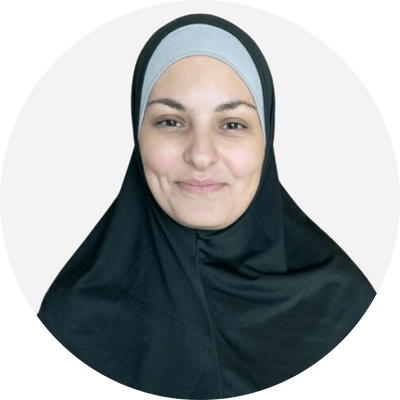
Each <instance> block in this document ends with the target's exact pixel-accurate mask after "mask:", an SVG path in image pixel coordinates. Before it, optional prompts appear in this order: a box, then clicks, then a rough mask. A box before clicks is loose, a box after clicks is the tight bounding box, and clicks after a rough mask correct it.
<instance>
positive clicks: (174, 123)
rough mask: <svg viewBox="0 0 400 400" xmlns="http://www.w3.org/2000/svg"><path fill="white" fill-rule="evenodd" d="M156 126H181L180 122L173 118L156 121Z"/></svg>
mask: <svg viewBox="0 0 400 400" xmlns="http://www.w3.org/2000/svg"><path fill="white" fill-rule="evenodd" d="M156 125H157V126H162V127H164V126H165V127H168V128H177V127H181V126H183V124H182V123H181V122H178V121H176V120H174V119H163V120H162V121H157V122H156Z"/></svg>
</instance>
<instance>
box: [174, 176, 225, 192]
mask: <svg viewBox="0 0 400 400" xmlns="http://www.w3.org/2000/svg"><path fill="white" fill-rule="evenodd" d="M177 183H178V186H179V187H180V188H181V189H182V190H183V191H185V192H188V193H197V194H203V193H212V192H217V191H219V190H221V189H222V188H224V187H225V186H226V185H227V184H226V183H220V182H216V181H212V180H205V181H198V180H196V179H191V180H188V181H181V182H177Z"/></svg>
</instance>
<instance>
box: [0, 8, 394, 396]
mask: <svg viewBox="0 0 400 400" xmlns="http://www.w3.org/2000/svg"><path fill="white" fill-rule="evenodd" d="M183 3H187V1H184V2H183ZM259 3H260V4H256V3H254V5H258V6H260V7H265V8H267V7H268V5H267V4H262V3H263V2H259ZM264 3H266V2H264ZM28 7H29V6H28V5H27V10H25V11H26V12H28V11H29V10H28ZM89 8H90V7H88V8H87V9H86V7H84V8H83V9H82V10H79V15H80V19H82V22H81V24H79V25H78V26H79V27H80V28H79V29H81V30H82V32H79V31H77V28H76V26H75V28H73V27H70V26H68V27H67V26H64V28H63V30H62V32H64V33H65V35H64V36H62V35H61V36H62V37H63V40H60V41H58V40H57V39H56V38H53V41H52V43H54V44H53V46H49V47H47V46H46V44H43V43H40V42H39V43H40V44H39V45H38V46H37V47H36V48H35V50H33V49H29V50H28V49H27V48H24V49H25V54H26V53H28V54H30V55H31V57H34V56H35V55H36V56H37V58H38V59H39V61H36V62H35V63H33V64H34V66H33V67H32V69H31V68H30V67H29V65H30V64H29V61H28V60H27V59H26V58H23V57H21V58H18V57H17V59H18V60H19V61H20V64H19V65H21V64H22V65H24V68H21V69H20V70H18V68H17V70H16V71H13V72H14V75H13V76H14V77H15V78H16V79H17V78H18V74H20V73H21V71H22V70H25V69H27V68H29V72H27V75H28V77H27V78H25V79H22V80H21V82H18V84H15V82H14V86H15V87H16V88H17V90H16V92H17V94H15V93H14V92H13V91H12V87H11V85H10V86H9V91H10V93H14V94H12V95H11V96H10V97H11V98H12V100H13V102H11V104H10V105H9V106H8V107H7V108H6V109H7V110H9V111H7V116H8V117H9V118H8V123H9V127H8V129H7V131H9V130H10V127H11V126H12V121H13V118H15V115H16V114H17V112H18V107H19V106H18V107H17V106H16V104H18V101H19V104H21V103H22V102H23V99H24V98H25V96H26V94H27V93H28V92H29V90H30V88H31V87H32V86H33V85H34V84H35V81H36V80H37V79H38V78H39V76H40V75H41V73H42V72H41V73H38V70H40V68H42V70H41V71H44V70H46V69H47V67H46V62H47V65H48V64H50V63H51V62H52V60H54V59H56V58H57V56H58V55H59V54H61V53H62V52H63V50H64V49H65V48H67V47H68V45H69V44H71V43H73V42H74V41H75V40H77V38H78V37H82V36H83V35H84V34H85V33H86V32H87V31H90V30H91V29H93V28H95V27H96V26H98V25H99V24H100V23H101V21H106V20H107V19H110V18H113V17H114V16H116V15H119V14H121V13H126V12H128V11H129V10H130V9H132V6H131V7H130V8H128V6H127V8H126V9H125V10H117V9H115V8H113V7H108V8H106V7H105V8H104V9H101V10H100V11H101V12H102V13H100V11H99V12H98V14H96V13H95V15H97V18H98V19H99V20H100V22H99V21H95V20H93V19H90V18H89V17H88V15H89ZM91 9H92V10H93V8H91ZM269 9H270V11H272V12H274V13H277V14H280V13H281V14H282V15H285V16H286V17H288V18H292V19H293V20H295V21H296V22H297V23H299V24H302V25H303V24H304V26H307V28H309V29H310V30H313V29H314V30H315V31H313V32H314V34H318V35H319V36H320V37H321V38H323V39H324V40H325V41H326V42H328V43H329V44H330V46H331V47H332V48H334V50H335V51H337V52H338V53H340V54H341V55H342V56H343V58H344V59H346V61H347V62H348V63H349V64H350V65H351V66H352V68H353V69H354V70H355V71H357V73H358V74H359V76H361V77H362V79H363V80H364V82H365V83H366V84H367V85H368V87H369V89H370V91H371V92H372V93H373V95H374V97H375V99H376V101H377V103H378V104H379V105H380V107H381V109H382V111H383V113H384V114H385V117H386V120H387V121H389V119H390V118H392V119H393V120H394V115H395V114H394V111H393V114H392V113H391V111H392V110H393V108H392V107H393V103H395V101H394V100H393V98H391V93H390V91H388V90H387V91H386V92H385V90H384V88H383V89H382V88H381V87H380V85H379V83H378V82H381V77H379V78H377V77H376V76H377V74H376V71H375V70H374V68H379V65H380V63H379V62H378V61H379V60H378V61H376V62H375V63H374V64H373V65H374V67H372V66H371V67H370V68H369V69H366V70H365V69H364V67H363V60H364V62H365V59H366V58H368V57H367V56H366V55H365V54H366V53H367V52H366V51H363V48H362V46H360V47H357V49H358V51H359V52H360V53H361V55H360V56H359V57H358V58H357V57H356V56H354V55H353V54H352V47H351V45H350V44H349V43H346V41H345V40H344V39H343V38H342V37H341V35H337V34H336V35H335V32H334V29H333V28H332V29H331V30H329V29H328V30H327V31H325V29H323V28H321V32H320V31H319V30H318V26H319V24H318V23H315V22H314V23H315V26H317V28H315V27H312V24H313V21H315V20H318V16H320V17H321V14H318V12H317V11H315V10H314V12H313V13H311V15H313V16H312V17H311V18H310V13H309V14H308V17H304V15H305V14H307V13H306V12H303V13H298V14H296V13H295V12H294V11H292V12H293V15H291V11H290V9H289V10H286V11H287V12H288V13H285V10H279V9H276V10H275V9H272V7H270V8H269ZM63 11H64V10H62V8H61V7H60V8H59V9H57V13H61V12H63ZM77 11H78V9H74V11H71V13H70V14H68V15H75V14H76V13H77ZM369 11H370V14H369V15H372V14H373V13H372V10H369ZM18 13H19V10H18V11H16V10H14V16H15V20H16V21H18ZM47 13H48V14H47V18H54V20H56V17H55V15H54V14H52V11H51V10H50V9H47ZM210 13H212V11H211V10H210ZM349 13H350V15H355V14H351V11H349ZM296 15H297V17H296ZM104 16H106V17H104ZM102 18H103V20H101V19H102ZM313 18H314V19H313ZM325 18H326V17H325ZM227 19H229V16H227ZM303 19H304V21H303ZM308 19H309V21H310V22H309V21H308ZM35 20H36V22H38V21H42V22H43V20H46V18H43V15H41V16H40V15H36V18H35ZM342 21H343V20H342ZM166 22H167V21H166ZM232 22H236V21H232ZM14 23H15V21H14ZM382 23H383V22H382ZM44 24H45V25H46V23H44ZM308 24H311V25H309V26H308ZM343 24H344V26H346V27H347V25H345V22H344V21H343ZM17 25H18V23H17ZM39 25H40V24H39ZM360 25H361V27H360ZM27 26H28V27H29V24H28V25H27ZM357 26H358V29H361V30H362V29H363V28H364V27H365V26H364V25H363V24H358V25H357ZM21 29H22V27H21ZM25 29H26V28H25ZM25 29H22V32H23V33H24V35H27V32H29V29H26V30H25ZM347 29H350V28H347ZM325 32H327V33H325ZM42 34H44V33H42ZM150 34H151V33H150ZM347 34H348V35H349V32H347ZM46 35H47V36H46V37H48V36H49V34H48V33H47V34H46ZM330 35H331V37H332V39H331V37H330ZM343 35H345V34H344V33H343ZM365 35H367V32H365ZM149 36H150V35H147V34H146V35H144V37H143V39H142V40H146V39H147V38H148V37H149ZM71 37H73V39H72V40H71ZM381 38H382V40H383V39H385V40H386V39H387V43H390V38H387V37H386V36H383V35H382V37H381ZM27 40H28V42H29V39H27ZM37 41H38V39H36V45H37ZM335 41H337V43H338V44H335V43H336V42H335ZM13 42H14V43H15V46H18V45H19V44H20V43H23V40H22V39H21V37H17V38H14V41H13ZM66 43H67V44H66ZM63 45H64V47H62V46H63ZM60 46H61V48H60ZM386 46H387V45H386V44H385V46H384V47H385V48H387V50H389V47H390V46H388V47H386ZM139 47H140V46H139ZM375 49H376V51H378V50H380V49H379V46H377V45H376V47H375ZM14 51H15V50H14ZM57 51H58V53H57ZM29 52H30V53H29ZM55 53H57V54H55ZM51 57H53V58H51ZM28 58H29V57H28ZM49 58H50V61H49ZM375 58H376V57H375ZM359 60H361V61H359ZM267 61H269V59H268V56H267ZM374 61H375V59H374ZM134 62H135V60H134V59H133V61H132V63H131V65H130V68H131V70H132V71H133V65H134ZM43 64H45V65H43ZM271 68H272V67H271ZM378 70H379V69H378ZM389 70H390V71H392V72H393V75H392V76H394V69H390V68H389ZM49 71H50V70H49ZM380 71H381V73H383V72H382V70H380ZM272 73H273V75H274V71H273V68H272ZM385 73H387V69H385ZM389 76H390V74H389ZM35 77H36V78H35ZM386 79H388V78H386ZM385 82H388V81H386V80H385ZM29 85H30V86H29ZM382 86H383V85H382ZM32 93H33V92H32ZM13 96H14V97H13ZM18 96H19V98H18ZM21 96H22V98H21ZM391 101H392V104H390V102H391ZM127 110H128V112H127V111H126V110H125V111H124V112H125V113H127V117H128V120H129V115H130V113H129V104H127ZM13 116H14V117H13ZM125 118H126V117H125ZM10 121H11V123H10ZM6 122H7V121H6ZM389 122H390V126H391V128H392V131H391V133H392V138H393V140H394V141H395V142H396V143H398V140H399V139H398V137H396V136H395V134H394V133H393V132H394V129H395V127H394V125H395V121H393V125H392V121H389ZM128 124H129V121H127V125H128ZM4 132H6V131H5V130H4ZM2 139H3V138H2ZM7 140H8V135H4V142H3V143H4V147H5V146H6V141H7ZM89 140H92V139H89ZM129 140H130V141H132V137H129V136H128V141H129ZM126 143H127V142H124V143H120V144H119V146H120V148H121V146H122V147H124V146H126ZM75 146H76V143H75ZM5 149H6V148H5ZM28 150H29V149H28ZM110 151H112V149H111V150H110ZM130 151H131V148H129V151H127V154H128V153H129V152H130ZM278 156H279V152H278ZM102 157H104V156H102ZM125 167H126V165H124V164H123V162H122V163H121V165H120V167H119V168H120V170H121V171H123V169H124V168H125ZM278 168H279V160H278ZM122 177H123V174H122V176H121V179H122ZM118 185H120V182H116V183H115V189H114V194H113V193H112V192H111V194H110V195H109V196H110V197H109V198H105V199H104V203H103V205H101V204H100V205H99V211H98V214H94V215H93V221H91V220H89V221H88V226H89V228H88V229H87V228H83V230H85V229H86V233H88V232H89V231H90V228H92V227H93V226H94V223H95V222H96V218H97V216H98V217H101V215H100V214H101V212H102V211H105V210H104V204H105V205H109V204H110V203H111V201H112V197H113V196H115V194H116V193H115V191H117V190H118ZM289 192H290V193H291V194H293V193H292V191H289ZM293 197H294V198H295V200H297V197H296V196H295V195H293ZM300 206H302V204H301V202H300ZM305 211H307V210H305ZM96 215H97V216H96ZM311 216H312V215H311ZM39 217H40V216H39ZM312 217H313V216H312ZM97 219H98V218H97ZM39 220H40V218H39V219H38V221H39ZM316 222H317V223H318V217H317V221H316ZM322 227H323V228H325V226H324V224H322ZM2 228H3V226H2ZM327 232H328V233H331V232H330V231H329V229H327ZM22 234H23V233H21V235H22ZM333 238H334V239H335V236H333ZM81 239H82V238H79V237H78V238H77V243H72V244H71V248H72V247H75V248H76V247H77V246H79V244H80V243H79V242H80V241H82V240H81ZM4 242H5V245H6V248H7V240H6V239H5V241H4ZM339 244H342V243H341V242H339ZM68 254H69V255H71V254H72V253H71V252H69V253H68V250H67V251H66V256H67V255H68ZM10 261H11V260H10ZM3 262H4V265H5V267H6V268H4V269H3V270H5V271H6V272H5V273H4V271H2V273H4V275H5V279H4V280H3V282H4V283H5V285H6V289H5V290H4V295H5V296H6V297H4V300H3V302H4V305H5V310H6V315H7V318H6V320H7V324H6V326H7V327H6V331H7V332H6V335H7V337H9V338H10V339H11V343H12V344H13V346H12V347H10V348H8V346H7V349H6V353H5V354H6V357H7V360H9V365H11V368H10V373H9V381H10V382H13V384H12V385H11V384H10V386H7V385H6V388H5V389H2V390H10V391H11V387H13V390H14V393H18V391H21V392H20V393H21V395H22V393H23V391H24V390H25V389H26V393H27V392H28V391H29V392H30V393H32V392H34V391H36V390H37V391H39V390H40V389H42V390H43V391H44V393H48V396H49V397H48V398H51V397H50V396H51V394H52V395H56V393H55V392H56V391H57V390H58V389H59V390H60V394H58V396H65V398H67V397H68V396H69V397H70V396H71V395H72V393H75V390H76V388H77V387H79V388H80V391H81V393H91V395H94V394H96V397H98V398H103V397H104V398H106V396H108V397H109V396H114V397H116V396H118V398H124V396H130V397H131V396H132V395H134V396H137V397H141V396H143V395H141V394H137V393H133V392H129V391H126V389H124V388H120V387H118V386H117V385H112V384H111V383H109V382H107V381H106V380H105V379H101V378H100V377H99V376H96V375H95V374H93V373H92V372H91V371H89V370H88V369H86V368H83V367H82V366H80V365H78V364H77V363H76V361H75V360H73V359H72V358H71V357H69V355H67V354H65V353H64V352H63V350H62V348H61V347H59V346H58V345H57V343H56V342H54V341H51V340H50V338H49V335H48V334H47V333H46V332H45V331H44V330H43V329H42V327H41V326H40V324H38V323H37V321H36V319H35V318H34V316H33V315H32V313H31V311H30V310H29V309H28V308H27V307H26V305H25V304H24V302H23V299H22V297H21V295H20V294H19V293H18V290H17V288H16V286H15V283H14V282H13V277H12V276H11V274H10V272H9V271H8V268H7V264H8V263H7V260H6V258H5V256H3V259H2V264H3ZM396 264H398V256H397V259H395V260H394V261H393V262H392V269H391V272H390V274H389V277H390V279H389V283H388V282H386V283H385V287H384V290H383V291H382V293H381V294H380V295H379V296H378V299H377V301H376V304H375V305H374V308H373V310H372V311H371V312H370V313H369V314H371V315H369V316H368V318H367V319H366V320H365V321H364V322H363V324H362V325H361V327H360V328H358V329H357V330H356V332H355V333H354V334H353V335H351V337H349V338H348V339H347V340H346V341H345V342H344V343H343V344H342V345H341V346H340V351H337V352H335V353H334V354H331V356H330V357H329V358H328V359H327V360H325V361H324V363H323V364H322V365H321V366H319V367H318V368H313V369H312V371H310V372H309V373H307V374H305V375H304V376H302V377H301V378H300V379H295V380H293V381H292V382H290V383H287V384H286V385H283V387H281V388H279V389H278V390H273V391H268V392H267V393H260V394H258V395H257V396H259V398H262V396H264V397H266V396H269V397H270V396H278V397H277V398H279V396H282V398H287V396H290V395H294V393H296V395H297V396H298V395H299V391H301V392H303V393H304V397H306V396H307V398H313V397H312V396H313V395H314V396H315V398H318V395H319V396H321V395H324V397H328V398H337V396H338V395H339V393H342V392H341V391H340V390H339V389H336V386H341V390H346V393H348V395H350V394H351V393H354V394H355V393H357V394H358V396H360V395H361V393H363V390H364V389H363V387H362V386H360V385H365V386H364V387H366V388H369V389H367V390H366V391H365V396H364V398H369V397H368V396H370V395H371V393H377V392H376V391H377V390H378V388H379V387H381V384H379V385H377V380H376V377H377V376H379V377H380V379H381V382H386V383H388V378H387V376H391V373H393V371H394V370H393V369H391V368H390V359H391V358H390V356H387V357H384V356H383V354H382V353H384V352H385V351H382V350H380V349H389V348H391V349H392V348H393V343H395V341H394V336H393V337H392V339H393V340H392V341H391V340H390V337H391V336H390V335H391V334H390V332H393V331H394V330H393V329H392V328H393V326H392V324H393V320H391V319H390V317H389V320H387V319H386V318H387V317H386V318H384V317H383V315H386V316H387V315H388V311H389V310H392V311H391V313H393V314H392V315H393V316H394V315H396V314H395V310H394V309H395V306H394V304H393V303H391V300H388V299H389V298H390V299H392V301H393V299H394V296H395V294H393V293H392V291H393V287H392V286H393V283H392V281H394V280H396V276H397V275H396V273H397V271H396V269H395V268H394V267H395V266H396ZM11 267H12V262H11ZM387 267H389V265H388V266H387ZM397 274H398V273H397ZM54 277H55V275H54ZM17 281H18V277H17ZM47 286H48V285H47ZM376 289H379V287H378V288H376ZM385 296H386V298H385ZM381 298H384V299H383V300H381ZM385 300H386V302H385ZM384 309H385V311H384ZM34 311H36V310H34ZM379 313H380V314H381V315H380V316H377V315H378V314H379ZM391 313H389V315H390V314H391ZM374 315H375V317H374ZM8 316H9V318H8ZM20 318H22V319H21V321H19V319H20ZM16 319H17V320H18V321H15V320H16ZM373 325H375V326H373ZM382 326H386V329H383V328H382ZM382 330H383V331H385V332H384V333H383V332H382ZM388 332H389V333H388ZM388 337H389V340H388ZM50 342H51V343H50ZM390 343H392V347H390ZM381 346H383V347H381ZM396 346H397V350H398V345H396ZM395 348H396V347H395ZM16 349H19V350H16ZM9 350H11V351H10V352H9ZM381 351H382V353H381ZM391 353H392V354H393V352H392V351H391ZM394 358H395V357H393V362H394ZM361 360H362V361H361ZM371 360H373V361H372V362H371ZM379 363H384V365H385V366H388V368H386V367H384V368H382V369H381V368H379V369H378V368H377V365H378V364H379ZM349 364H350V366H349ZM366 364H368V368H365V366H366ZM344 365H345V366H346V367H345V368H343V366H344ZM54 366H56V368H55V367H54ZM19 369H22V371H23V374H22V375H23V376H24V378H23V379H26V377H29V378H28V379H29V382H30V387H29V385H27V387H26V388H25V389H24V388H18V385H19V382H20V380H21V375H19V376H18V375H17V371H18V370H19ZM371 370H372V371H374V372H371ZM354 371H356V373H355V372H354ZM382 371H386V372H385V374H383V372H382ZM43 374H44V375H47V376H48V378H46V380H45V382H42V383H41V385H38V384H37V383H36V382H39V381H40V379H39V378H38V377H39V376H40V377H42V376H43ZM71 374H72V375H71ZM369 374H370V375H369ZM67 375H68V376H72V377H73V378H72V379H76V381H75V382H76V383H75V390H71V389H70V388H68V389H67V390H66V391H65V392H62V389H61V388H63V387H65V382H66V378H65V376H67ZM392 376H393V375H392ZM373 377H375V384H374V385H373V386H368V383H369V382H371V380H372V378H373ZM338 379H339V381H340V380H341V379H342V384H341V385H340V383H339V385H338ZM366 382H368V383H366ZM333 386H335V388H333ZM323 388H325V389H323ZM327 388H331V389H330V390H331V391H330V392H329V393H328V389H327ZM323 390H324V392H322V391H323ZM385 390H387V389H385ZM325 391H326V392H325ZM117 392H118V393H117ZM24 393H25V392H24ZM42 393H43V392H42ZM67 393H68V394H67ZM323 393H324V394H323ZM45 396H46V394H45ZM102 396H103V397H102ZM330 396H332V397H330ZM44 398H46V397H44ZM61 398H64V397H61ZM141 398H143V397H141Z"/></svg>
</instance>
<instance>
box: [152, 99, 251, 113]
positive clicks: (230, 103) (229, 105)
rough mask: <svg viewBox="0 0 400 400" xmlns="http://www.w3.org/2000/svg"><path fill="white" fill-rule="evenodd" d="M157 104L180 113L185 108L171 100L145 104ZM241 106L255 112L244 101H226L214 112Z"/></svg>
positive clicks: (153, 101) (156, 100)
mask: <svg viewBox="0 0 400 400" xmlns="http://www.w3.org/2000/svg"><path fill="white" fill-rule="evenodd" d="M157 103H158V104H164V105H166V106H168V107H171V108H175V109H177V110H180V111H186V108H185V106H184V105H183V104H182V103H180V102H179V101H176V100H173V99H168V98H162V99H155V100H152V101H150V103H148V104H147V106H151V105H152V104H157ZM242 105H244V106H247V107H250V108H252V109H253V110H257V107H256V106H254V105H253V104H251V103H248V102H247V101H244V100H232V101H228V102H227V103H222V104H220V105H219V106H218V107H217V108H216V109H215V110H214V111H215V112H222V111H227V110H233V109H235V108H236V107H239V106H242Z"/></svg>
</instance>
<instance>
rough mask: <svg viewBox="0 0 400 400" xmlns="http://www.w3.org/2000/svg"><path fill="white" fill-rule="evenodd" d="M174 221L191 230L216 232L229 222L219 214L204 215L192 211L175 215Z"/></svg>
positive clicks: (203, 213)
mask: <svg viewBox="0 0 400 400" xmlns="http://www.w3.org/2000/svg"><path fill="white" fill-rule="evenodd" d="M175 220H176V221H177V222H178V223H180V224H181V225H184V226H186V227H188V228H193V229H204V230H218V229H223V228H226V227H227V226H228V225H229V221H227V218H223V216H222V215H221V213H209V212H208V213H205V212H196V211H194V210H191V211H190V212H188V213H181V214H180V215H177V218H175Z"/></svg>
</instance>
